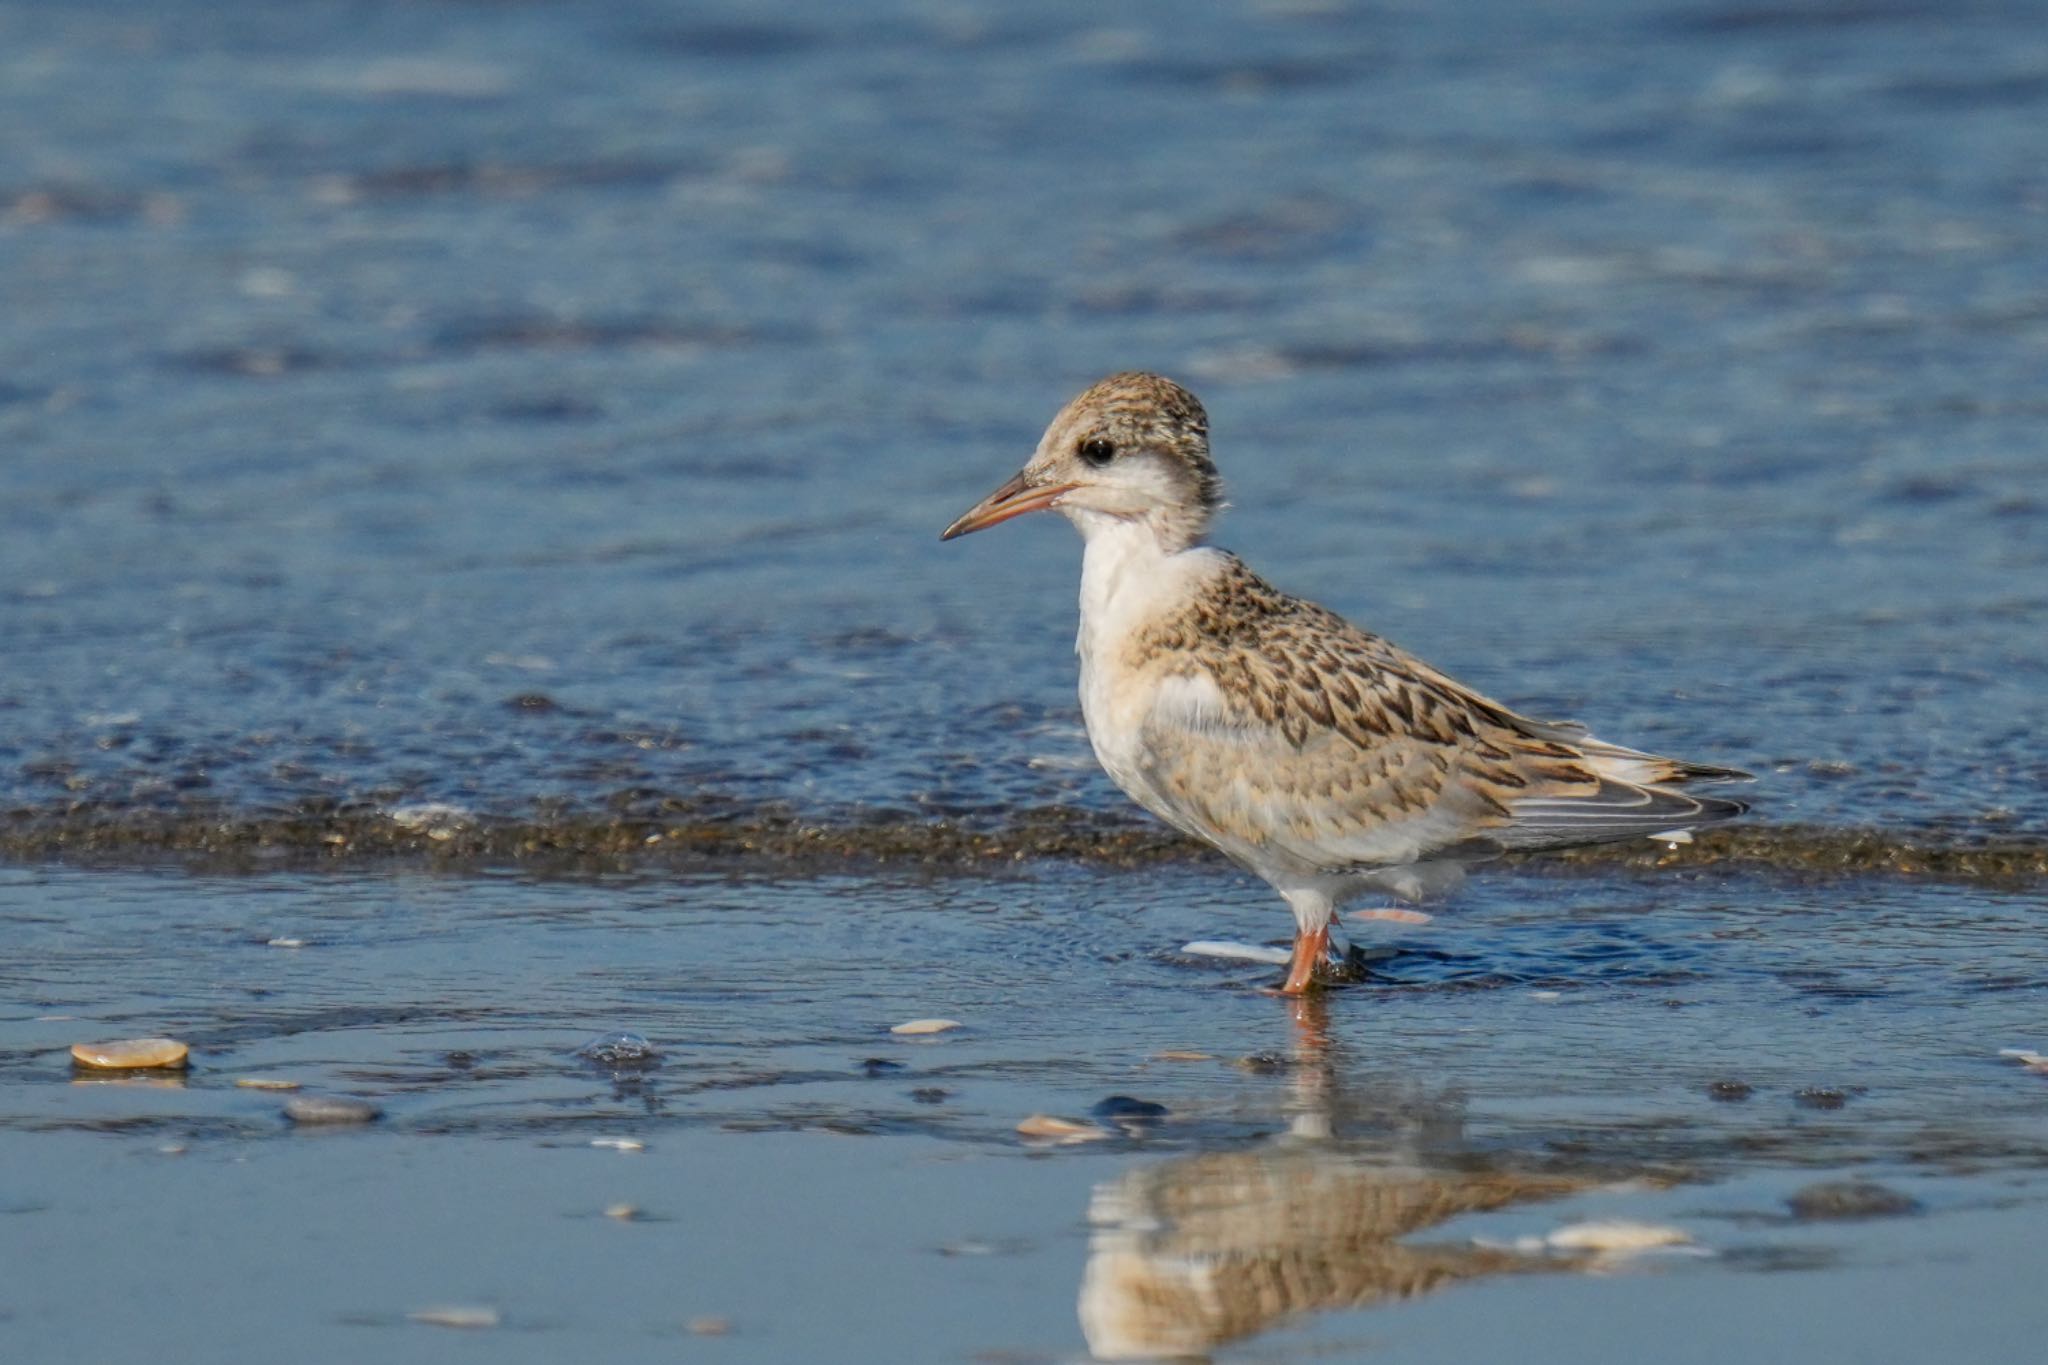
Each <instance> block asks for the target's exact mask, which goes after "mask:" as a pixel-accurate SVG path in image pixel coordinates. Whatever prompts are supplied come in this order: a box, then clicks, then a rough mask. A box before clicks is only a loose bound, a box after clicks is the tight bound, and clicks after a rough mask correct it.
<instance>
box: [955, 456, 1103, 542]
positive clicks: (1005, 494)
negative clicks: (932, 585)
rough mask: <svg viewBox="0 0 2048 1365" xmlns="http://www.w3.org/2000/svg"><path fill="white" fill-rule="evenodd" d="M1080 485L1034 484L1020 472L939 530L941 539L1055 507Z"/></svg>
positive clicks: (980, 529)
mask: <svg viewBox="0 0 2048 1365" xmlns="http://www.w3.org/2000/svg"><path fill="white" fill-rule="evenodd" d="M1078 487H1080V485H1079V484H1072V483H1033V482H1031V480H1030V479H1028V478H1026V477H1025V476H1024V475H1023V474H1022V473H1021V472H1020V473H1019V474H1018V475H1017V476H1016V477H1015V478H1013V479H1011V480H1010V481H1009V482H1008V483H1006V484H1004V485H1003V486H1002V487H1001V488H998V489H997V490H996V491H995V492H993V493H991V494H989V495H988V496H987V497H985V498H983V499H982V500H981V501H980V502H977V503H976V504H974V506H972V507H970V508H968V509H967V510H966V511H965V512H962V513H961V514H960V519H959V520H958V521H955V522H954V523H953V524H952V525H951V526H948V527H947V528H946V529H945V530H943V531H941V532H939V539H940V540H951V539H952V538H953V537H954V536H964V535H966V534H967V533H968V532H969V531H985V530H987V529H988V528H989V527H991V526H994V525H995V524H996V523H997V522H1002V521H1008V520H1009V519H1010V518H1011V517H1021V516H1023V515H1024V514H1025V513H1026V512H1036V511H1039V510H1041V509H1043V508H1047V507H1050V506H1052V505H1053V504H1054V503H1056V502H1058V501H1059V500H1060V497H1061V495H1062V494H1065V493H1071V492H1073V491H1074V490H1075V489H1076V488H1078Z"/></svg>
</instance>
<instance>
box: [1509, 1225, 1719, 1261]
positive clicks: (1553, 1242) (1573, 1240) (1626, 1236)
mask: <svg viewBox="0 0 2048 1365" xmlns="http://www.w3.org/2000/svg"><path fill="white" fill-rule="evenodd" d="M1543 1240H1544V1242H1545V1244H1546V1245H1548V1246H1550V1247H1552V1248H1554V1249H1556V1250H1558V1251H1600V1252H1606V1253H1609V1254H1614V1253H1624V1254H1625V1253H1628V1252H1632V1251H1655V1250H1656V1249H1657V1248H1659V1247H1679V1246H1688V1245H1690V1244H1691V1242H1692V1238H1691V1237H1689V1236H1687V1235H1686V1234H1685V1233H1684V1232H1681V1231H1680V1230H1679V1229H1677V1228H1670V1227H1660V1226H1658V1225H1657V1224H1655V1223H1628V1222H1602V1223H1573V1224H1571V1225H1570V1226H1569V1227H1562V1228H1559V1229H1558V1230H1557V1231H1555V1232H1553V1233H1551V1234H1550V1235H1549V1236H1548V1237H1546V1238H1544V1239H1543Z"/></svg>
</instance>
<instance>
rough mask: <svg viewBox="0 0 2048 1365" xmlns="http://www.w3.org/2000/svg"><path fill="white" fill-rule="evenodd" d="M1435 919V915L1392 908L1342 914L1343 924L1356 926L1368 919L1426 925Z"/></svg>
mask: <svg viewBox="0 0 2048 1365" xmlns="http://www.w3.org/2000/svg"><path fill="white" fill-rule="evenodd" d="M1435 918H1436V916H1435V915H1430V914H1425V913H1424V912H1422V911H1420V910H1401V909H1395V908H1392V907H1388V908H1383V909H1379V910H1347V911H1345V912H1344V922H1345V923H1346V924H1356V923H1357V922H1358V921H1360V920H1368V919H1370V920H1380V921H1382V922H1383V923H1387V924H1428V923H1429V922H1430V921H1432V920H1434V919H1435Z"/></svg>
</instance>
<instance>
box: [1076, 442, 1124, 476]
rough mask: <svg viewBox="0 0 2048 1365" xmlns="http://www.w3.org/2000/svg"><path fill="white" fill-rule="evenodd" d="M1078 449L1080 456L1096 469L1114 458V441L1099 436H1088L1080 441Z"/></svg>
mask: <svg viewBox="0 0 2048 1365" xmlns="http://www.w3.org/2000/svg"><path fill="white" fill-rule="evenodd" d="M1079 449H1080V455H1081V458H1082V459H1083V460H1085V461H1087V462H1088V463H1089V464H1092V465H1094V466H1095V467H1096V468H1097V469H1100V468H1102V466H1104V465H1106V464H1108V463H1109V462H1110V461H1111V460H1114V459H1115V458H1116V442H1114V441H1108V440H1104V439H1103V438H1102V437H1100V436H1090V437H1089V438H1088V439H1087V440H1085V441H1083V442H1081V445H1080V447H1079Z"/></svg>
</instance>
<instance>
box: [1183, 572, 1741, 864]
mask: <svg viewBox="0 0 2048 1365" xmlns="http://www.w3.org/2000/svg"><path fill="white" fill-rule="evenodd" d="M1234 570H1235V571H1234V572H1232V573H1230V574H1228V575H1226V576H1225V577H1224V579H1223V580H1222V581H1221V582H1220V583H1219V585H1218V587H1217V589H1216V590H1215V591H1212V592H1210V593H1206V594H1204V597H1203V600H1202V602H1201V603H1198V604H1197V605H1196V606H1195V607H1194V608H1192V609H1191V612H1190V613H1188V614H1189V615H1191V616H1193V617H1194V619H1192V620H1185V621H1179V622H1177V623H1169V625H1170V626H1173V627H1174V638H1172V639H1170V640H1165V641H1156V642H1153V643H1155V644H1167V645H1169V646H1171V647H1170V648H1168V649H1166V650H1165V651H1164V652H1163V653H1161V654H1155V655H1154V656H1153V657H1154V658H1155V659H1159V660H1160V661H1161V663H1163V664H1165V665H1166V666H1167V667H1169V668H1172V669H1174V670H1177V672H1176V673H1175V674H1174V675H1173V676H1174V677H1176V678H1177V679H1178V680H1177V681H1171V682H1169V683H1168V684H1167V685H1164V686H1162V687H1161V688H1160V690H1159V701H1158V702H1157V703H1156V704H1155V706H1154V708H1153V713H1152V715H1151V717H1150V719H1149V721H1148V723H1147V726H1146V729H1145V750H1146V754H1147V759H1148V762H1147V776H1148V778H1149V780H1150V781H1151V782H1152V783H1153V784H1154V785H1155V786H1156V787H1157V788H1158V789H1159V791H1160V794H1161V795H1162V796H1163V797H1165V798H1166V799H1167V800H1169V801H1170V802H1172V803H1173V804H1174V805H1176V806H1179V807H1181V808H1182V809H1183V810H1185V811H1186V812H1188V813H1189V814H1190V815H1192V816H1194V817H1195V818H1196V819H1198V820H1200V821H1201V822H1202V823H1204V824H1206V825H1208V826H1209V827H1210V828H1211V829H1212V830H1214V831H1217V832H1219V833H1221V834H1223V835H1224V836H1225V837H1226V838H1227V839H1229V840H1231V841H1233V842H1237V843H1240V844H1242V845H1246V846H1248V847H1250V848H1252V849H1259V850H1265V851H1268V852H1272V853H1285V854H1287V855H1289V856H1290V857H1291V858H1293V859H1296V860H1299V861H1301V862H1303V863H1304V864H1306V865H1309V866H1314V867H1324V868H1340V867H1345V866H1353V865H1388V864H1394V863H1405V862H1414V861H1420V860H1424V859H1428V858H1431V857H1472V856H1486V855H1487V854H1488V853H1492V852H1498V851H1500V850H1501V849H1503V848H1547V847H1555V846H1561V845H1565V844H1572V843H1585V842H1595V841H1600V840H1605V839H1620V838H1631V837H1635V836H1637V835H1642V834H1654V833H1660V832H1663V831H1666V830H1671V829H1677V828H1682V827H1685V826H1687V825H1691V824H1699V823H1706V822H1708V821H1711V820H1716V819H1726V818H1729V817H1730V816H1732V815H1735V814H1739V813H1740V811H1741V810H1742V806H1741V804H1740V803H1739V802H1730V801H1721V800H1717V799H1715V798H1702V797H1697V796H1693V795H1690V794H1687V793H1683V792H1678V791H1673V790H1669V789H1668V788H1667V787H1666V786H1665V784H1667V783H1668V784H1677V783H1682V782H1687V781H1708V780H1732V779H1735V778H1738V777H1741V776H1744V775H1743V774H1738V773H1735V772H1734V771H1733V770H1729V769H1711V768H1704V767H1700V766H1697V765H1688V764H1682V763H1676V762H1673V761H1672V760H1668V759H1661V758H1657V757H1656V756H1654V755H1649V754H1644V753H1640V752H1638V751H1636V750H1631V749H1623V748H1620V747H1619V746H1615V745H1608V744H1605V743H1603V742H1601V741H1598V740H1594V739H1593V738H1592V737H1591V736H1589V735H1586V734H1585V732H1584V730H1583V729H1581V728H1580V727H1577V726H1574V725H1571V724H1569V723H1564V722H1543V721H1533V720H1529V719H1527V718H1525V717H1522V716H1519V715H1517V714H1515V713H1514V712H1513V711H1511V710H1509V709H1508V708H1507V707H1504V706H1502V705H1501V704H1500V703H1498V702H1495V701H1493V700H1492V699H1491V698H1488V697H1485V696H1483V695H1481V694H1479V693H1477V692H1474V691H1472V690H1471V689H1469V688H1466V687H1464V686H1462V685H1460V684H1459V683H1457V682H1455V681H1453V680H1452V679H1450V678H1449V677H1447V676H1445V675H1444V674H1442V673H1440V672H1438V671H1437V670H1435V669H1433V668H1430V667H1429V666H1428V665H1427V664H1424V663H1422V662H1421V661H1420V660H1418V659H1416V658H1414V657H1413V656H1411V655H1409V654H1407V653H1406V652H1405V651H1403V650H1401V649H1399V648H1397V647H1396V646H1394V645H1392V644H1390V643H1388V642H1387V641H1385V640H1383V639H1381V638H1379V637H1378V636H1375V635H1372V634H1369V633H1368V632H1366V631H1363V630H1360V629H1358V628H1357V627H1355V626H1353V625H1351V624H1350V623H1348V622H1346V621H1345V620H1344V619H1343V618H1341V617H1339V616H1337V615H1335V614H1334V613H1331V612H1329V611H1326V610H1324V609H1323V608H1321V607H1317V606H1315V605H1314V604H1312V603H1308V602H1303V601H1301V600H1300V599H1297V598H1290V597H1287V596H1286V595H1285V594H1282V593H1279V592H1277V591H1275V590H1274V589H1272V588H1270V587H1269V586H1267V585H1266V584H1264V583H1263V582H1262V581H1260V580H1259V579H1258V578H1257V577H1256V576H1254V575H1252V574H1251V573H1250V572H1249V570H1245V569H1243V568H1242V566H1241V565H1234Z"/></svg>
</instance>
